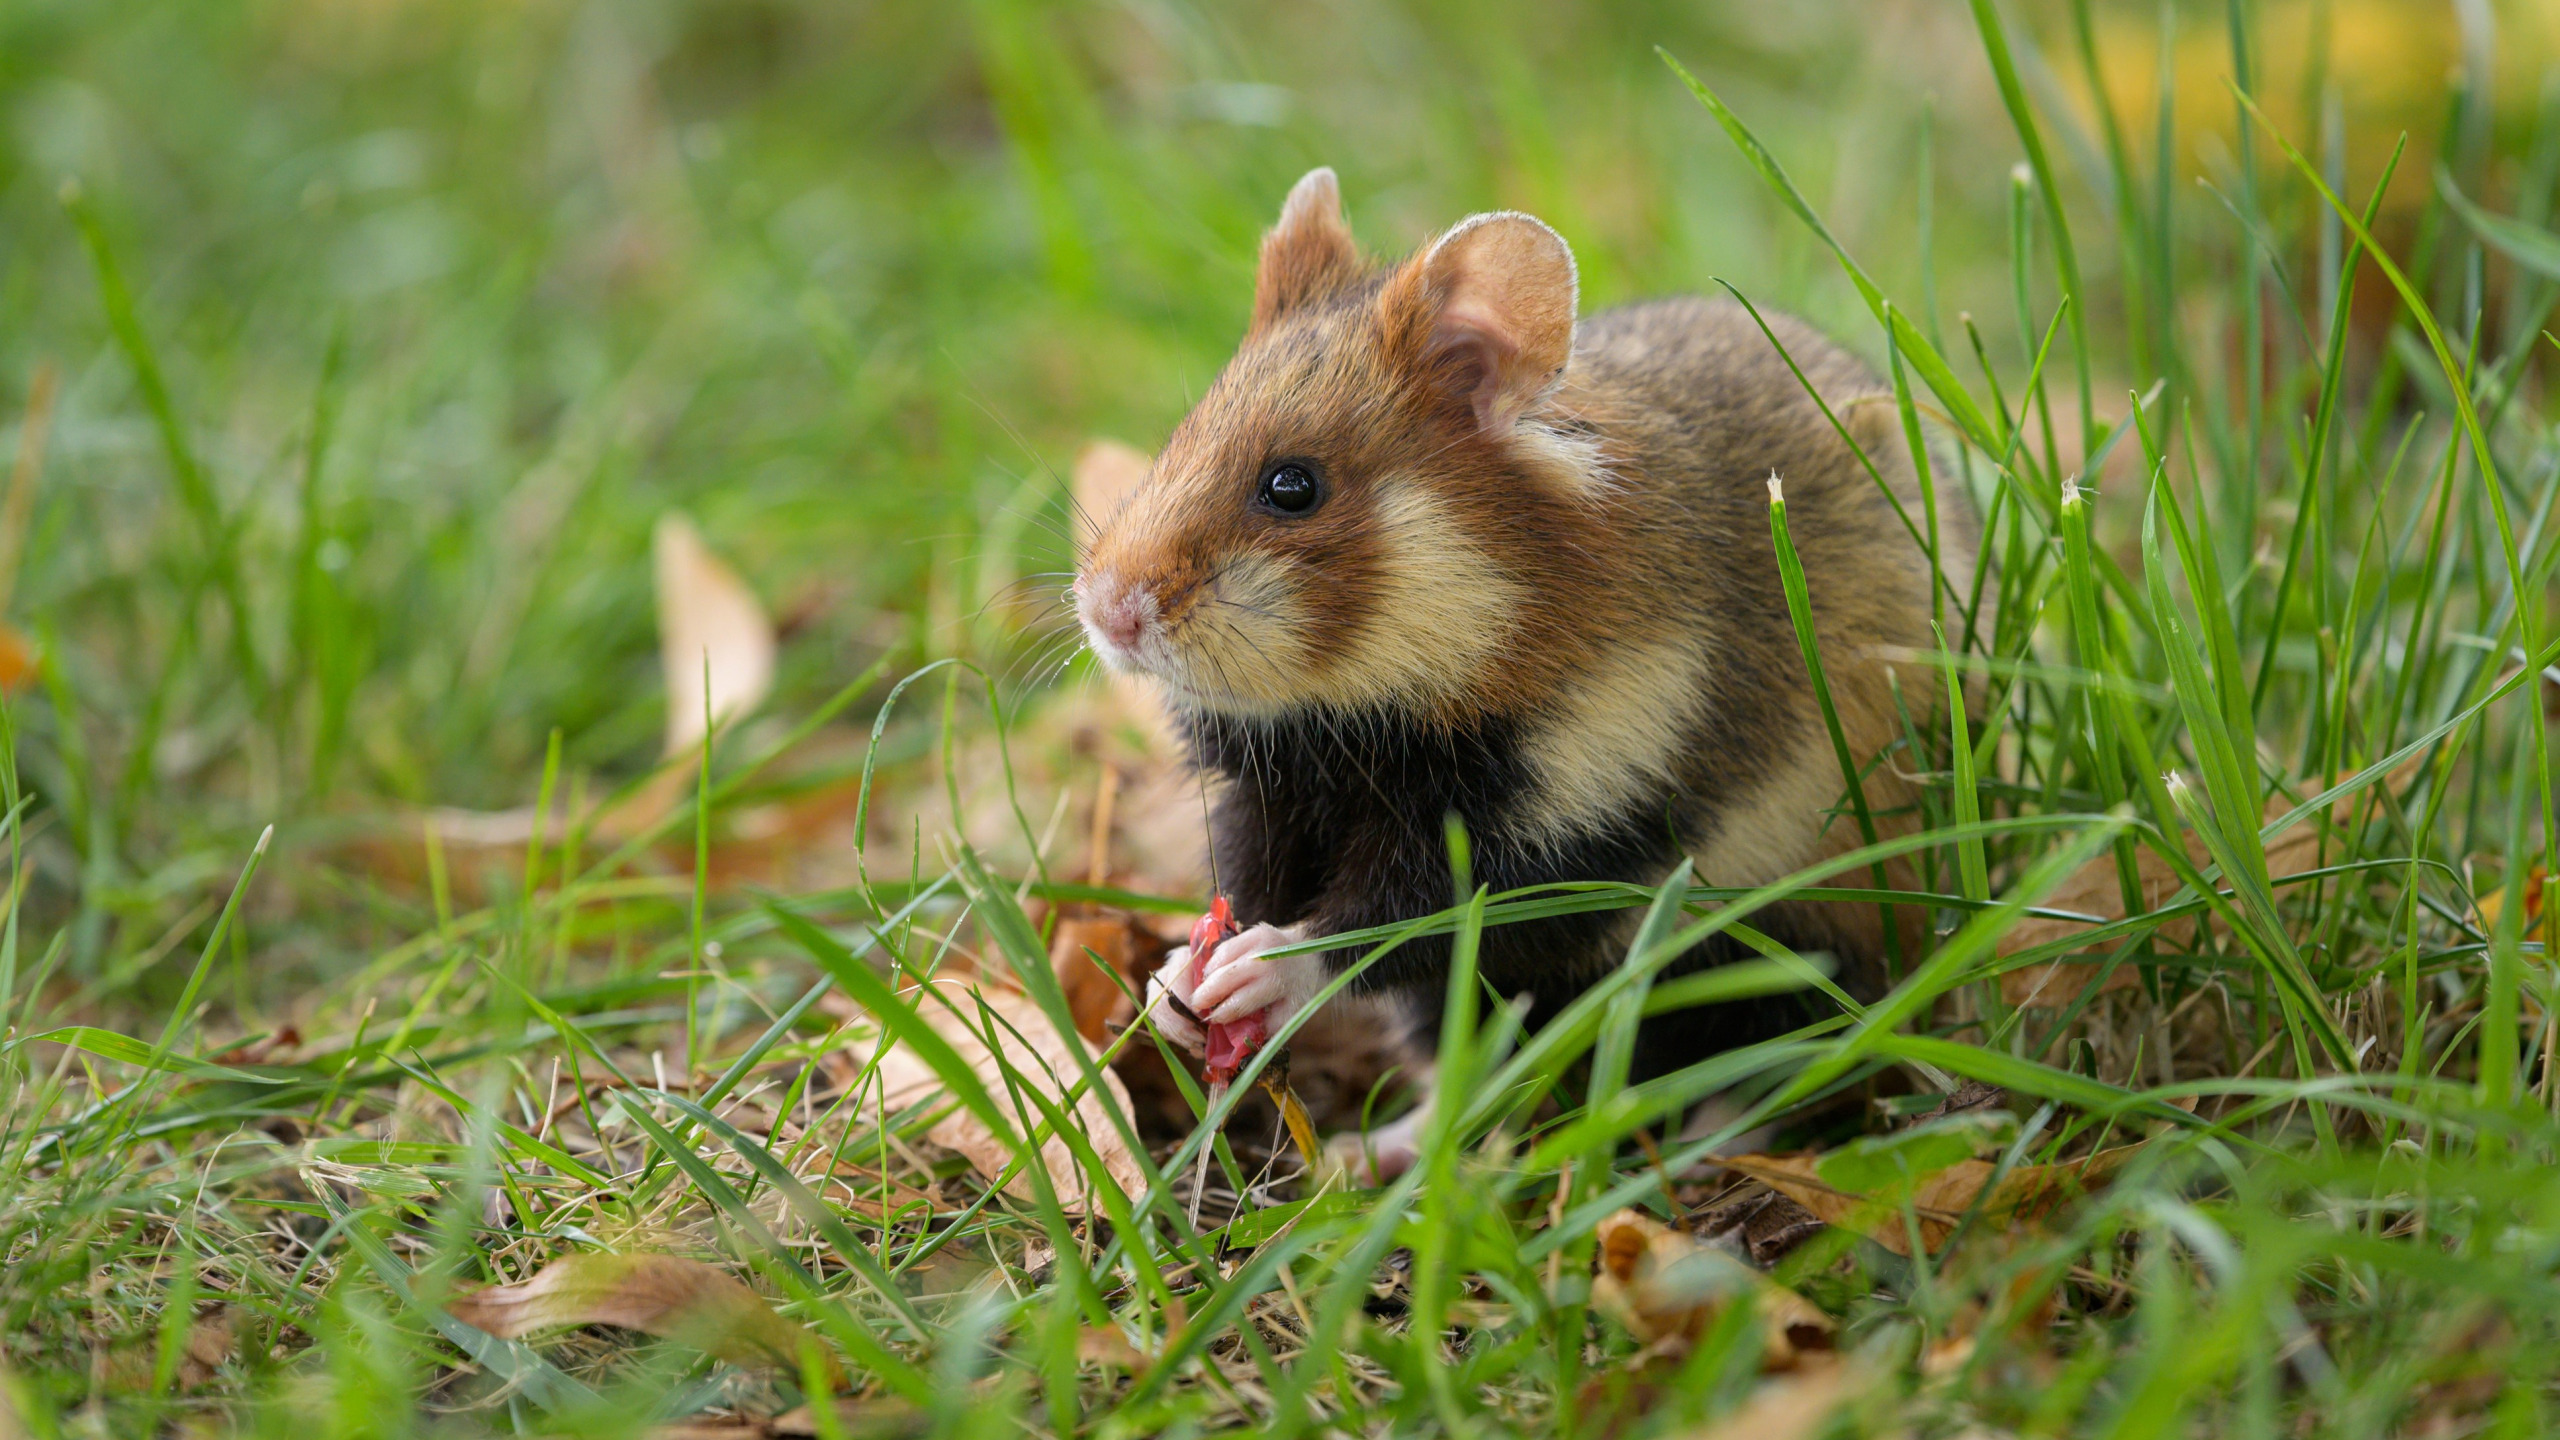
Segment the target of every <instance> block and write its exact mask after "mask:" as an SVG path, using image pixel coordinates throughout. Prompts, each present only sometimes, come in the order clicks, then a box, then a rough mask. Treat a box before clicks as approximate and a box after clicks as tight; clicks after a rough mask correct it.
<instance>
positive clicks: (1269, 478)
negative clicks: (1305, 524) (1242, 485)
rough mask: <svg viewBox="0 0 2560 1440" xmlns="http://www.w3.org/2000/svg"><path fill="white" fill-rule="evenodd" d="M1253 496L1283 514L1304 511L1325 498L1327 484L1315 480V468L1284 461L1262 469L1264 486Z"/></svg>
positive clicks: (1300, 513) (1296, 513)
mask: <svg viewBox="0 0 2560 1440" xmlns="http://www.w3.org/2000/svg"><path fill="white" fill-rule="evenodd" d="M1253 498H1254V499H1256V500H1259V501H1260V502H1262V503H1263V504H1264V505H1265V506H1267V507H1269V508H1271V509H1273V510H1277V511H1279V512H1280V513H1281V514H1283V515H1304V514H1306V513H1307V512H1308V511H1310V510H1313V509H1314V508H1316V502H1318V501H1320V500H1322V499H1323V498H1324V487H1323V486H1322V485H1320V484H1318V483H1317V482H1316V474H1315V472H1314V471H1312V470H1310V469H1308V468H1307V467H1306V466H1304V465H1300V464H1297V463H1295V462H1293V461H1283V462H1282V463H1280V464H1278V465H1274V466H1272V467H1271V468H1270V469H1269V470H1266V471H1264V472H1263V475H1262V488H1260V489H1259V490H1257V491H1255V492H1254V497H1253Z"/></svg>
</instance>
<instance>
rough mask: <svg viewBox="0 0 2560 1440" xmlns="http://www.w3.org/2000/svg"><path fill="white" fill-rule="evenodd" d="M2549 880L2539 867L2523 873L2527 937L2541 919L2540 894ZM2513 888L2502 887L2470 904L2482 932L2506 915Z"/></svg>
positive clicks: (2508, 886) (2510, 886) (2509, 886)
mask: <svg viewBox="0 0 2560 1440" xmlns="http://www.w3.org/2000/svg"><path fill="white" fill-rule="evenodd" d="M2549 879H2550V872H2548V871H2546V870H2544V869H2543V868H2542V867H2541V866H2539V865H2536V866H2534V867H2533V868H2531V869H2529V870H2527V871H2525V875H2524V887H2523V888H2524V923H2525V927H2526V928H2525V933H2526V934H2527V935H2531V934H2532V933H2533V931H2532V927H2533V926H2534V925H2536V924H2538V923H2540V921H2541V919H2542V892H2543V889H2544V887H2545V885H2546V883H2547V882H2548V881H2549ZM2515 888H2516V887H2515V886H2513V885H2502V886H2500V887H2499V888H2497V889H2495V890H2492V891H2490V892H2489V893H2488V894H2486V895H2483V896H2481V897H2480V898H2478V899H2477V900H2474V901H2473V902H2472V908H2473V909H2475V910H2477V911H2478V912H2479V914H2480V928H2481V929H2482V930H2488V929H2491V928H2492V927H2494V926H2496V924H2497V923H2498V917H2499V916H2501V915H2503V914H2505V913H2506V909H2507V895H2508V893H2509V892H2510V891H2512V890H2514V889H2515Z"/></svg>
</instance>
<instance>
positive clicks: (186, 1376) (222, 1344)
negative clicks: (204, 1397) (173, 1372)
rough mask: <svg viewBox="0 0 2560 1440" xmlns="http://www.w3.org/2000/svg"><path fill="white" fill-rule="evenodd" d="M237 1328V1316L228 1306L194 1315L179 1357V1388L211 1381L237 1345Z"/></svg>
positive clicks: (190, 1388) (198, 1386)
mask: <svg viewBox="0 0 2560 1440" xmlns="http://www.w3.org/2000/svg"><path fill="white" fill-rule="evenodd" d="M239 1331H240V1317H239V1316H238V1315H237V1314H235V1313H234V1312H233V1311H232V1309H231V1307H230V1306H228V1305H225V1306H223V1307H221V1308H220V1309H217V1310H215V1311H214V1312H213V1313H212V1314H210V1315H200V1316H198V1317H196V1320H195V1323H194V1324H192V1325H189V1326H188V1327H187V1340H186V1347H185V1349H184V1350H183V1351H182V1352H181V1353H180V1355H179V1357H178V1388H179V1389H181V1390H185V1391H189V1392H193V1391H197V1390H201V1389H203V1388H204V1387H205V1386H207V1385H210V1384H212V1383H213V1378H214V1376H216V1375H217V1374H219V1373H221V1370H222V1366H223V1362H225V1361H227V1360H229V1359H230V1358H231V1357H232V1355H233V1353H234V1352H235V1351H236V1350H237V1349H238V1348H239V1343H240V1334H239Z"/></svg>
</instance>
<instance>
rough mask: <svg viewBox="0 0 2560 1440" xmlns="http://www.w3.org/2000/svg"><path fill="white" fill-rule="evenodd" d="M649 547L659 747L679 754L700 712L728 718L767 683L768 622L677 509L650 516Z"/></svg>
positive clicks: (756, 701)
mask: <svg viewBox="0 0 2560 1440" xmlns="http://www.w3.org/2000/svg"><path fill="white" fill-rule="evenodd" d="M653 548H654V551H655V556H656V578H657V591H658V663H659V665H660V666H661V667H662V668H663V669H664V671H665V673H666V679H667V742H666V752H665V753H667V754H668V755H683V754H687V753H689V752H691V751H692V750H693V749H694V748H695V747H696V746H698V745H700V744H701V743H702V735H703V725H704V722H705V720H706V718H707V719H708V721H709V723H711V724H714V725H718V724H723V723H725V722H727V721H729V720H733V719H735V718H737V717H738V716H740V715H743V714H745V713H746V712H748V711H749V710H752V709H754V708H755V707H756V706H758V705H760V704H762V703H763V702H764V697H765V695H766V693H767V692H769V691H771V690H772V689H773V660H774V635H773V621H772V620H770V619H768V618H766V616H765V613H764V605H763V604H762V602H760V601H758V600H757V599H756V596H755V592H754V591H752V590H749V589H748V588H747V585H746V582H745V581H743V580H740V579H739V578H738V572H737V571H735V570H732V569H730V568H729V566H728V565H727V564H725V563H723V562H722V561H721V559H720V557H718V556H717V555H714V554H712V553H711V550H710V547H708V546H706V545H704V544H703V543H702V535H701V532H699V531H697V530H695V529H694V528H693V522H692V521H691V520H688V519H686V518H685V517H684V516H683V515H681V514H678V513H676V512H674V511H669V512H668V513H666V514H664V515H661V516H659V517H658V528H657V533H656V535H655V538H654V542H653ZM706 662H707V663H706ZM706 670H707V671H708V672H709V673H708V675H707V676H706V674H705V671H706ZM706 684H707V685H708V686H709V687H710V688H709V690H708V691H707V692H706V691H705V689H704V686H705V685H706ZM706 694H707V696H708V698H707V700H706Z"/></svg>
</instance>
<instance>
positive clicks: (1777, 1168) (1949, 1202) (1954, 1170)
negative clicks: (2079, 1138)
mask: <svg viewBox="0 0 2560 1440" xmlns="http://www.w3.org/2000/svg"><path fill="white" fill-rule="evenodd" d="M2141 1150H2142V1147H2141V1146H2140V1145H2119V1146H2116V1147H2115V1148H2113V1149H2110V1150H2101V1151H2099V1152H2098V1153H2097V1154H2095V1155H2091V1156H2089V1157H2088V1158H2086V1159H2083V1160H2065V1161H2060V1162H2057V1163H2055V1164H2051V1165H2021V1166H2018V1167H2016V1168H2015V1169H2012V1170H2011V1171H2010V1172H2009V1173H2008V1174H2007V1175H2004V1176H2002V1177H2000V1182H1999V1184H1998V1185H1996V1186H1993V1187H1992V1190H1991V1193H1990V1194H1989V1195H1988V1196H1987V1197H1986V1196H1984V1195H1983V1187H1984V1186H1985V1185H1987V1184H1990V1182H1991V1178H1992V1175H1993V1173H1994V1172H1995V1171H1996V1170H1997V1169H1998V1167H1997V1166H1996V1165H1995V1164H1993V1162H1991V1161H1989V1160H1964V1161H1959V1162H1957V1163H1956V1164H1954V1165H1950V1166H1948V1167H1947V1168H1946V1169H1944V1170H1940V1171H1938V1172H1937V1173H1936V1174H1934V1175H1930V1176H1928V1177H1927V1178H1925V1179H1923V1180H1922V1181H1921V1182H1920V1183H1919V1185H1918V1186H1917V1187H1915V1188H1914V1189H1913V1190H1912V1192H1911V1208H1912V1209H1913V1211H1914V1212H1916V1213H1917V1215H1918V1217H1919V1221H1920V1238H1921V1240H1922V1242H1923V1243H1925V1244H1926V1245H1927V1246H1928V1247H1929V1249H1930V1250H1931V1251H1933V1252H1934V1251H1936V1250H1938V1249H1940V1248H1942V1247H1943V1246H1945V1244H1946V1243H1947V1241H1948V1240H1949V1239H1950V1238H1952V1237H1953V1236H1954V1234H1955V1229H1956V1226H1957V1225H1958V1224H1959V1223H1961V1222H1962V1221H1963V1219H1964V1216H1965V1214H1966V1212H1968V1211H1970V1210H1972V1209H1973V1208H1974V1204H1975V1201H1976V1200H1977V1199H1979V1200H1980V1201H1981V1215H1982V1222H1983V1223H1984V1224H1986V1225H1992V1226H2009V1225H2027V1224H2032V1223H2034V1222H2036V1221H2038V1220H2041V1219H2043V1218H2044V1217H2045V1216H2047V1215H2049V1214H2051V1213H2053V1211H2054V1210H2056V1209H2057V1208H2059V1207H2060V1206H2061V1205H2062V1204H2063V1203H2064V1202H2066V1201H2068V1200H2071V1199H2074V1198H2077V1197H2078V1196H2080V1195H2083V1194H2086V1193H2087V1192H2089V1191H2091V1190H2094V1189H2097V1188H2098V1187H2099V1186H2101V1185H2103V1184H2105V1183H2106V1182H2107V1181H2108V1180H2109V1179H2111V1178H2113V1176H2114V1175H2115V1173H2116V1172H2117V1171H2118V1170H2120V1169H2122V1168H2124V1164H2125V1162H2126V1161H2128V1160H2130V1159H2132V1158H2133V1157H2134V1156H2135V1155H2136V1154H2138V1153H2140V1152H2141ZM1716 1163H1717V1164H1720V1165H1722V1166H1724V1167H1725V1168H1726V1169H1728V1170H1733V1171H1735V1172H1737V1173H1740V1174H1743V1175H1748V1176H1750V1177H1751V1178H1752V1179H1754V1180H1757V1181H1759V1182H1760V1183H1762V1184H1764V1185H1766V1186H1768V1187H1769V1188H1770V1189H1772V1190H1775V1191H1777V1192H1778V1193H1780V1194H1782V1195H1784V1196H1786V1197H1787V1198H1788V1199H1790V1200H1793V1201H1795V1202H1796V1203H1797V1204H1799V1205H1802V1206H1803V1207H1805V1208H1806V1209H1807V1210H1810V1211H1812V1212H1813V1213H1814V1215H1815V1216H1817V1217H1818V1218H1820V1219H1821V1220H1822V1222H1823V1223H1824V1224H1827V1225H1837V1226H1840V1227H1842V1228H1843V1229H1848V1230H1854V1231H1856V1232H1858V1233H1859V1234H1861V1235H1864V1236H1866V1237H1867V1238H1868V1239H1870V1240H1873V1241H1875V1242H1876V1243H1877V1244H1879V1245H1882V1246H1883V1247H1885V1248H1886V1249H1888V1250H1890V1251H1892V1252H1893V1253H1895V1254H1896V1255H1908V1254H1910V1253H1911V1235H1910V1230H1909V1228H1908V1227H1907V1226H1906V1225H1905V1224H1904V1221H1903V1211H1902V1206H1901V1205H1900V1204H1899V1203H1898V1202H1897V1201H1896V1200H1895V1199H1893V1198H1890V1197H1878V1196H1874V1195H1866V1194H1853V1193H1849V1192H1846V1191H1841V1190H1836V1189H1834V1188H1832V1187H1831V1186H1830V1185H1829V1184H1827V1183H1825V1182H1824V1180H1823V1178H1822V1174H1821V1169H1820V1167H1821V1163H1822V1157H1821V1156H1819V1155H1816V1154H1813V1153H1811V1152H1809V1151H1808V1152H1806V1153H1803V1154H1798V1155H1735V1156H1729V1157H1727V1158H1725V1159H1722V1160H1719V1161H1717V1162H1716Z"/></svg>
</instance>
